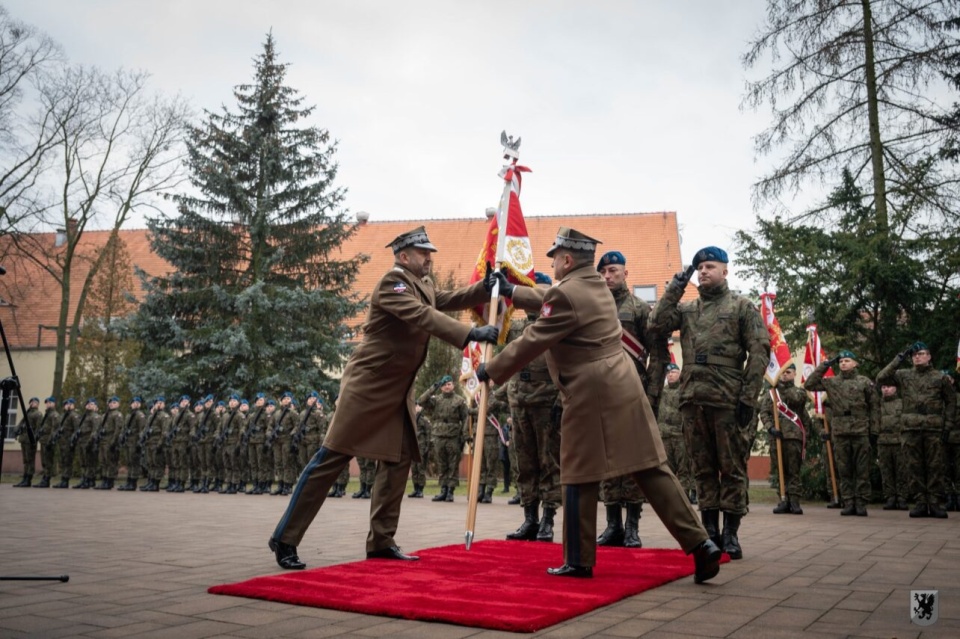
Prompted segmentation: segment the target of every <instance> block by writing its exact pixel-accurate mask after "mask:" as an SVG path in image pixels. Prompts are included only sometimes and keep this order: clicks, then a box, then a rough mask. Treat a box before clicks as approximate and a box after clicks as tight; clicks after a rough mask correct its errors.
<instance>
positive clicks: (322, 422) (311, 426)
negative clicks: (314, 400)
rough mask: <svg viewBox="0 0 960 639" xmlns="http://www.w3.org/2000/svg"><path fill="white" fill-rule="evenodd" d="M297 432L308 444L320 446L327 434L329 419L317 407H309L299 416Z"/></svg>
mask: <svg viewBox="0 0 960 639" xmlns="http://www.w3.org/2000/svg"><path fill="white" fill-rule="evenodd" d="M297 430H298V431H299V433H300V437H301V438H302V439H303V441H304V442H305V443H307V444H311V445H313V444H319V443H320V441H321V440H322V439H323V436H324V435H325V434H326V432H327V417H326V415H324V413H323V411H322V410H320V409H319V408H318V407H317V405H316V404H315V405H313V406H307V407H306V408H305V409H304V411H303V412H302V413H300V415H299V416H298V420H297Z"/></svg>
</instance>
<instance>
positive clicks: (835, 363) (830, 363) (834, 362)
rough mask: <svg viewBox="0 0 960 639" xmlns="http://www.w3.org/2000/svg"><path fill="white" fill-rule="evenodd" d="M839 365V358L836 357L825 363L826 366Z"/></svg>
mask: <svg viewBox="0 0 960 639" xmlns="http://www.w3.org/2000/svg"><path fill="white" fill-rule="evenodd" d="M839 363H840V356H839V355H837V356H836V357H832V358H830V361H828V362H827V365H828V366H836V365H837V364H839Z"/></svg>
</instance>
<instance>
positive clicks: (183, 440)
mask: <svg viewBox="0 0 960 639" xmlns="http://www.w3.org/2000/svg"><path fill="white" fill-rule="evenodd" d="M196 425H197V416H196V415H194V413H193V410H191V408H190V406H187V407H186V408H181V409H180V412H179V413H178V414H177V418H176V419H175V420H173V426H171V429H170V432H171V435H172V438H171V440H172V442H173V443H174V444H188V443H190V436H191V435H192V434H193V431H194V428H196Z"/></svg>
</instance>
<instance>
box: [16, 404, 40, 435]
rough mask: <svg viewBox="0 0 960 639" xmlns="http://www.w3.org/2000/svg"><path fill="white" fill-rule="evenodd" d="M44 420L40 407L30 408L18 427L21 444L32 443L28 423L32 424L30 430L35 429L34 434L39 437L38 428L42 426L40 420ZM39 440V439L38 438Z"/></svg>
mask: <svg viewBox="0 0 960 639" xmlns="http://www.w3.org/2000/svg"><path fill="white" fill-rule="evenodd" d="M41 421H43V417H42V416H41V415H40V409H39V408H28V409H27V414H26V415H25V416H24V418H23V419H21V420H20V425H19V426H18V427H17V441H18V442H20V443H21V444H29V443H30V433H29V432H28V431H27V429H26V427H25V426H26V425H28V424H29V425H30V430H32V431H33V436H34V437H35V438H36V437H37V430H39V428H40V422H41ZM37 441H39V439H37Z"/></svg>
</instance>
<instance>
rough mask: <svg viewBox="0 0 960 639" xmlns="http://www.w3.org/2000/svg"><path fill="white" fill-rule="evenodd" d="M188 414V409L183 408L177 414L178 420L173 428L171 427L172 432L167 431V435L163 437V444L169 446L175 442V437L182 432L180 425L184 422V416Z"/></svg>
mask: <svg viewBox="0 0 960 639" xmlns="http://www.w3.org/2000/svg"><path fill="white" fill-rule="evenodd" d="M186 414H187V411H186V410H181V411H180V412H179V413H178V414H177V421H176V423H174V425H173V428H171V429H170V432H168V433H167V436H166V437H164V439H163V445H164V446H169V445H171V444H172V443H173V438H174V437H176V436H177V435H179V434H180V425H181V424H182V423H183V416H184V415H186Z"/></svg>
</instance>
